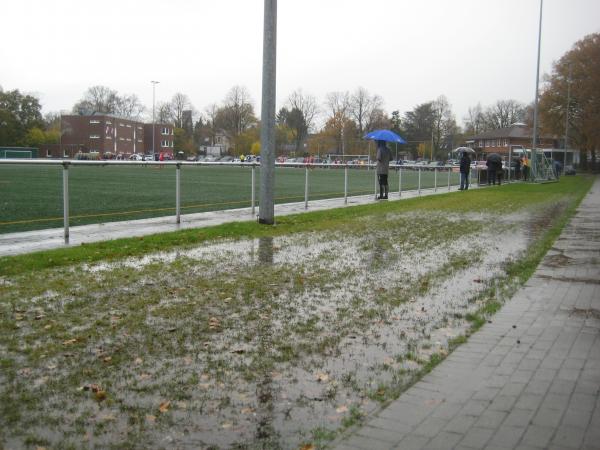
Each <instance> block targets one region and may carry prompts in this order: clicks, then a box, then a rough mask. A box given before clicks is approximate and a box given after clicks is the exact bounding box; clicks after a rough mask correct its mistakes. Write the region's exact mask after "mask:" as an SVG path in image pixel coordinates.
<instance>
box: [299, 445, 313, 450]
mask: <svg viewBox="0 0 600 450" xmlns="http://www.w3.org/2000/svg"><path fill="white" fill-rule="evenodd" d="M316 448H317V447H315V446H314V445H312V444H306V445H303V446H302V447H300V450H315V449H316Z"/></svg>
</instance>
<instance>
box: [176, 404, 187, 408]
mask: <svg viewBox="0 0 600 450" xmlns="http://www.w3.org/2000/svg"><path fill="white" fill-rule="evenodd" d="M176 405H177V408H179V409H187V403H186V402H177V403H176Z"/></svg>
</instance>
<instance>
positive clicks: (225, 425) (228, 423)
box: [221, 422, 233, 430]
mask: <svg viewBox="0 0 600 450" xmlns="http://www.w3.org/2000/svg"><path fill="white" fill-rule="evenodd" d="M232 426H233V424H232V423H231V422H225V423H223V424H221V428H223V429H224V430H228V429H229V428H231V427H232Z"/></svg>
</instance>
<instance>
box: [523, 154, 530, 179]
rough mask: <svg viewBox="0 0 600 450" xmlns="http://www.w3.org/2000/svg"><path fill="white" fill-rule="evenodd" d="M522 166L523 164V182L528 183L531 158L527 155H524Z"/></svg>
mask: <svg viewBox="0 0 600 450" xmlns="http://www.w3.org/2000/svg"><path fill="white" fill-rule="evenodd" d="M522 164H523V180H524V181H527V179H528V178H529V169H530V167H529V158H528V157H527V155H523V158H522Z"/></svg>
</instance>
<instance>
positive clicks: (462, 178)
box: [458, 172, 467, 191]
mask: <svg viewBox="0 0 600 450" xmlns="http://www.w3.org/2000/svg"><path fill="white" fill-rule="evenodd" d="M466 179H467V174H466V173H463V172H461V173H460V187H459V188H458V189H459V190H461V191H462V190H464V189H465V180H466Z"/></svg>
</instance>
